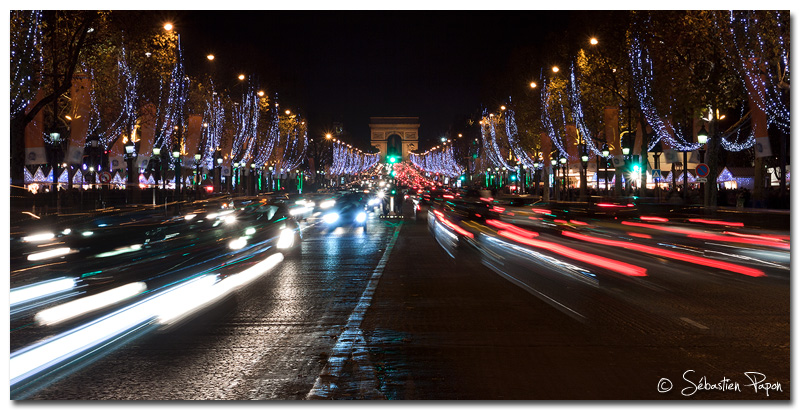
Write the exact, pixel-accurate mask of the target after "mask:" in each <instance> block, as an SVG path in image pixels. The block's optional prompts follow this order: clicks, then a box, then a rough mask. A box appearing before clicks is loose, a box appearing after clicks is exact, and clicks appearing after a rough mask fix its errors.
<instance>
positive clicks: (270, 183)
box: [267, 134, 330, 192]
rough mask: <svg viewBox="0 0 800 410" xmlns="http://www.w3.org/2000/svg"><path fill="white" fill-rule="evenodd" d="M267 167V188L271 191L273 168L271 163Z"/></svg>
mask: <svg viewBox="0 0 800 410" xmlns="http://www.w3.org/2000/svg"><path fill="white" fill-rule="evenodd" d="M328 135H330V134H328ZM267 169H268V170H269V189H268V191H270V192H271V191H272V189H273V188H272V170H273V169H274V168H273V167H272V165H270V166H269V168H267Z"/></svg>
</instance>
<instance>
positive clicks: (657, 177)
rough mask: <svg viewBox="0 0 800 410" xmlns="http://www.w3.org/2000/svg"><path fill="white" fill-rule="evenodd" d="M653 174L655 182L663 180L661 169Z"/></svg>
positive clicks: (655, 170)
mask: <svg viewBox="0 0 800 410" xmlns="http://www.w3.org/2000/svg"><path fill="white" fill-rule="evenodd" d="M652 174H653V179H655V180H660V179H661V170H660V169H654V170H653V171H652Z"/></svg>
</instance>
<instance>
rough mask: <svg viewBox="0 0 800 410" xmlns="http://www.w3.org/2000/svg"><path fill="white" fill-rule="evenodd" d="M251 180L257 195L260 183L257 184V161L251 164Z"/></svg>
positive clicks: (254, 192) (253, 192) (253, 191)
mask: <svg viewBox="0 0 800 410" xmlns="http://www.w3.org/2000/svg"><path fill="white" fill-rule="evenodd" d="M250 181H251V184H252V186H253V190H252V191H251V192H252V194H253V195H255V194H256V193H257V192H256V188H258V185H257V184H256V163H255V162H254V163H252V164H250Z"/></svg>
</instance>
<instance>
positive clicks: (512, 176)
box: [508, 174, 517, 181]
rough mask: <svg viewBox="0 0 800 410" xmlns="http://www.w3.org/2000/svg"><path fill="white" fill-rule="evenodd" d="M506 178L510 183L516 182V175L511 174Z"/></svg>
mask: <svg viewBox="0 0 800 410" xmlns="http://www.w3.org/2000/svg"><path fill="white" fill-rule="evenodd" d="M508 178H509V179H510V180H512V181H516V180H517V176H516V175H514V174H511V176H509V177H508Z"/></svg>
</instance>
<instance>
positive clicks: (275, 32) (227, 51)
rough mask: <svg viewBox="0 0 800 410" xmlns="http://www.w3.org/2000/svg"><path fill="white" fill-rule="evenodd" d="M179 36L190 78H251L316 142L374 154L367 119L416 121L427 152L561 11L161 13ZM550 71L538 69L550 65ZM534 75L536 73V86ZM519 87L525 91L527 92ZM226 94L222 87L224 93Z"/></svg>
mask: <svg viewBox="0 0 800 410" xmlns="http://www.w3.org/2000/svg"><path fill="white" fill-rule="evenodd" d="M154 13H156V16H157V18H162V19H163V20H164V21H167V20H170V21H172V22H173V23H174V24H175V27H176V29H177V30H178V32H179V33H181V39H182V43H183V46H184V48H185V52H186V54H185V56H186V64H187V70H188V71H189V72H190V73H198V72H200V71H204V70H208V69H209V64H212V63H209V62H208V61H207V60H206V58H205V56H206V55H207V54H209V53H213V54H214V55H215V56H216V59H215V61H214V63H213V64H215V65H216V68H214V70H215V75H216V76H217V78H218V79H229V80H228V81H229V83H228V84H227V85H231V86H232V85H235V84H236V82H237V80H236V79H235V76H236V75H238V74H239V73H240V72H245V73H247V74H255V75H257V76H258V78H259V82H260V83H261V84H262V86H263V87H264V88H266V90H267V91H268V92H271V93H272V92H275V91H278V92H279V101H280V103H281V108H284V107H285V108H289V109H299V111H300V112H301V114H302V115H303V116H304V117H306V118H307V119H308V120H309V124H310V126H311V127H310V136H311V137H312V138H313V137H314V136H319V135H321V134H323V133H324V132H325V131H326V130H327V129H328V128H329V127H330V125H331V123H332V122H333V121H339V122H342V123H343V124H344V127H345V130H347V131H348V132H349V133H350V134H351V142H353V143H354V144H355V145H357V146H359V147H362V148H367V147H368V146H369V117H371V116H417V117H420V122H421V128H420V139H421V141H420V142H421V146H422V147H423V148H426V147H429V146H430V145H432V143H433V141H435V140H438V138H439V136H441V135H442V134H444V133H445V132H446V131H447V129H448V127H449V125H450V124H451V123H453V122H454V120H455V119H456V118H457V117H464V116H467V115H471V114H474V113H476V112H477V111H478V110H479V109H480V107H481V104H484V103H487V101H485V95H486V90H487V88H491V84H492V83H494V82H496V81H495V80H497V79H496V78H494V79H493V78H492V77H493V76H500V75H502V74H503V73H504V72H506V68H507V66H508V64H509V62H510V61H511V60H510V59H511V56H512V55H513V54H514V53H515V52H518V51H519V50H521V49H534V50H535V49H538V48H542V47H543V45H544V42H545V41H547V40H548V39H550V40H551V41H552V39H553V33H555V32H558V31H561V30H564V29H565V24H566V22H567V21H568V20H569V15H570V12H557V11H503V12H487V11H474V12H466V11H372V12H363V11H322V12H320V11H188V10H184V11H158V12H154ZM546 64H547V62H542V65H546ZM537 75H538V73H531V79H535V77H536V76H537ZM525 84H526V83H521V84H520V86H523V87H524V86H525ZM223 85H226V84H224V83H223Z"/></svg>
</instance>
